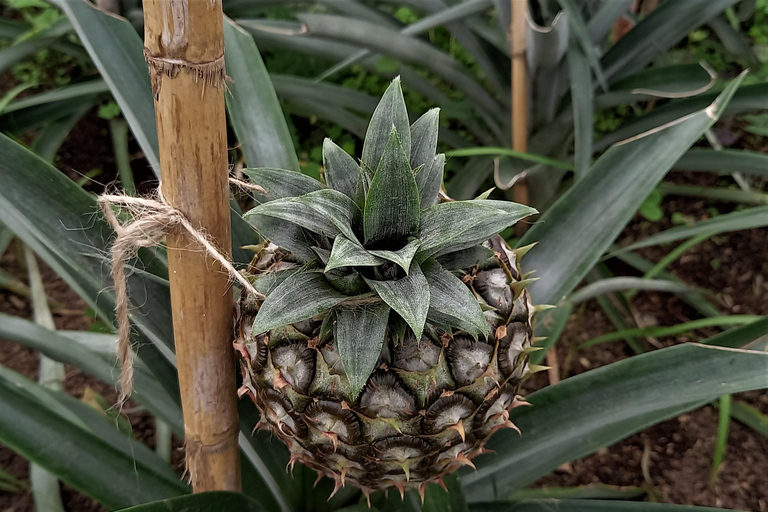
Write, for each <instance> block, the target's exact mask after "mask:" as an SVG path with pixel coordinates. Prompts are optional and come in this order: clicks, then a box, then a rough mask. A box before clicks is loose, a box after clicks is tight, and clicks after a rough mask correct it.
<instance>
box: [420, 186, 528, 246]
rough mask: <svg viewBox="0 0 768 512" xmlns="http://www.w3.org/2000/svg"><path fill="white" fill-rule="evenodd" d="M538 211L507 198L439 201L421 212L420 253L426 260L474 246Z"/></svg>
mask: <svg viewBox="0 0 768 512" xmlns="http://www.w3.org/2000/svg"><path fill="white" fill-rule="evenodd" d="M535 213H537V212H536V210H535V209H533V208H530V207H528V206H524V205H520V204H516V203H509V202H506V201H488V200H485V201H480V200H474V201H461V202H449V203H441V204H437V205H435V206H433V207H431V208H429V209H427V210H425V211H424V212H423V213H422V215H421V227H420V229H419V240H421V247H420V248H419V252H418V253H417V257H420V258H421V259H422V260H423V259H426V258H428V257H430V256H435V255H438V256H439V255H441V254H447V253H449V252H455V251H459V250H461V249H466V248H468V247H472V246H473V245H477V244H479V243H480V242H483V241H485V240H487V239H488V238H490V237H491V236H493V235H494V234H496V233H498V232H499V231H502V230H503V229H505V228H507V227H509V226H512V225H513V224H515V223H516V222H517V221H519V220H521V219H523V218H525V217H527V216H529V215H533V214H535Z"/></svg>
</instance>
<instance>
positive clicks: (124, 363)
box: [98, 178, 265, 407]
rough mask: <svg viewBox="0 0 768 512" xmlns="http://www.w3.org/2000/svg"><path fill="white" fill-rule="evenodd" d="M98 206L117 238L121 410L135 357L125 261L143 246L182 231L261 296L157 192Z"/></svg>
mask: <svg viewBox="0 0 768 512" xmlns="http://www.w3.org/2000/svg"><path fill="white" fill-rule="evenodd" d="M230 182H231V183H232V184H233V185H235V186H237V187H239V188H242V189H245V190H254V191H258V192H262V193H265V191H264V189H263V188H262V187H259V186H258V185H254V184H252V183H247V182H244V181H241V180H236V179H234V178H231V179H230ZM98 204H99V207H100V208H101V211H102V212H103V213H104V216H105V217H106V219H107V222H109V224H110V226H112V229H114V230H115V233H116V234H117V236H116V237H115V241H114V242H113V244H112V250H111V252H112V277H113V280H114V284H115V296H116V300H115V314H116V317H117V330H118V361H119V363H120V395H119V398H118V404H119V406H121V407H122V405H123V404H124V403H125V401H126V400H127V399H128V397H130V395H131V392H132V391H133V377H134V362H135V354H134V351H133V347H132V346H131V323H130V312H129V308H130V304H129V299H128V282H127V278H126V274H125V266H126V262H127V261H128V260H129V259H130V258H132V257H133V256H134V255H135V254H136V252H137V251H138V250H139V249H140V248H142V247H157V246H159V245H161V244H162V242H163V239H164V238H165V236H166V235H168V234H169V233H171V232H172V231H174V230H177V229H181V230H182V231H184V232H186V233H187V234H188V235H189V237H190V239H191V240H192V241H193V242H194V243H195V244H196V245H197V246H199V247H200V248H201V249H202V250H203V251H204V252H205V253H206V254H207V255H208V256H209V257H210V258H212V259H213V260H215V261H216V262H218V263H219V265H221V268H222V269H223V270H224V271H225V272H226V273H227V275H228V276H229V278H230V279H231V280H233V281H237V282H238V283H239V284H240V286H242V287H243V289H244V290H246V291H247V292H248V294H250V295H252V296H254V297H256V298H258V299H261V300H263V299H264V295H263V294H261V293H260V292H259V291H257V290H256V288H254V287H253V285H252V284H251V283H250V281H248V279H247V278H246V277H245V276H243V275H242V274H241V273H240V272H239V271H238V270H237V269H236V268H235V266H234V265H233V264H232V262H231V261H230V260H229V258H227V257H226V256H225V255H224V254H223V253H222V252H221V251H220V250H219V249H218V248H217V247H216V245H215V243H214V241H213V240H212V239H211V238H210V237H209V236H208V235H207V234H206V233H205V231H204V230H202V229H199V228H195V227H194V226H193V225H192V223H191V222H190V221H189V219H187V217H186V216H185V215H184V214H183V213H181V212H180V211H179V210H177V209H176V208H174V207H173V206H171V205H170V204H168V202H167V201H166V200H165V198H164V197H163V194H162V192H161V190H160V189H158V190H157V193H156V197H154V198H153V197H133V196H126V195H123V194H104V195H101V196H100V197H99V200H98ZM113 208H119V209H125V210H127V211H128V212H129V213H130V214H131V217H132V220H131V221H127V222H121V221H120V220H119V219H118V217H117V214H116V213H115V210H114V209H113Z"/></svg>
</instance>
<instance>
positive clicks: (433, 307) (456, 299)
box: [422, 260, 488, 337]
mask: <svg viewBox="0 0 768 512" xmlns="http://www.w3.org/2000/svg"><path fill="white" fill-rule="evenodd" d="M422 270H423V271H424V276H425V277H426V278H427V282H428V283H429V297H430V298H429V312H428V314H427V318H428V319H429V320H430V321H431V322H435V323H437V324H439V325H450V326H454V327H457V328H459V329H461V330H463V331H466V332H467V333H469V334H470V335H471V336H473V337H477V335H478V334H480V333H486V332H487V330H488V325H487V323H486V321H485V317H484V316H483V311H482V310H481V309H480V305H479V304H478V303H477V299H475V297H474V296H473V295H472V292H471V291H469V288H467V287H466V285H465V284H464V283H463V282H461V279H459V278H458V277H456V276H455V275H453V274H452V273H451V272H449V271H447V270H445V269H444V268H443V267H442V266H440V264H439V263H437V261H435V260H427V261H425V262H424V263H423V264H422Z"/></svg>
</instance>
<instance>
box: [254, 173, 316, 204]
mask: <svg viewBox="0 0 768 512" xmlns="http://www.w3.org/2000/svg"><path fill="white" fill-rule="evenodd" d="M243 172H244V173H245V175H246V176H248V178H249V179H250V180H251V183H253V184H254V185H259V186H261V187H264V190H266V191H267V197H268V199H282V198H284V197H298V196H303V195H304V194H309V193H310V192H315V191H317V190H321V189H322V188H323V185H322V183H320V182H319V181H317V180H316V179H314V178H311V177H309V176H307V175H306V174H301V173H300V172H296V171H287V170H285V169H272V168H268V167H258V168H252V169H243Z"/></svg>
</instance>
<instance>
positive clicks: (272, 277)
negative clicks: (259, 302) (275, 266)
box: [253, 267, 301, 295]
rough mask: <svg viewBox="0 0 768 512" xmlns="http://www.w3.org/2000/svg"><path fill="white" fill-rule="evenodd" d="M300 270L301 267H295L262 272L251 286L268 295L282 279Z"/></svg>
mask: <svg viewBox="0 0 768 512" xmlns="http://www.w3.org/2000/svg"><path fill="white" fill-rule="evenodd" d="M300 270H301V269H300V268H299V267H296V268H289V269H286V270H277V271H275V272H270V273H268V274H264V275H263V276H262V277H259V278H258V279H256V280H255V281H254V282H253V287H254V288H256V290H258V291H259V292H261V293H263V294H264V295H269V294H270V293H272V291H273V290H274V289H275V288H277V287H278V286H279V285H280V284H281V283H282V282H283V281H285V280H286V279H288V278H289V277H291V276H292V275H293V274H295V273H296V272H299V271H300Z"/></svg>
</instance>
